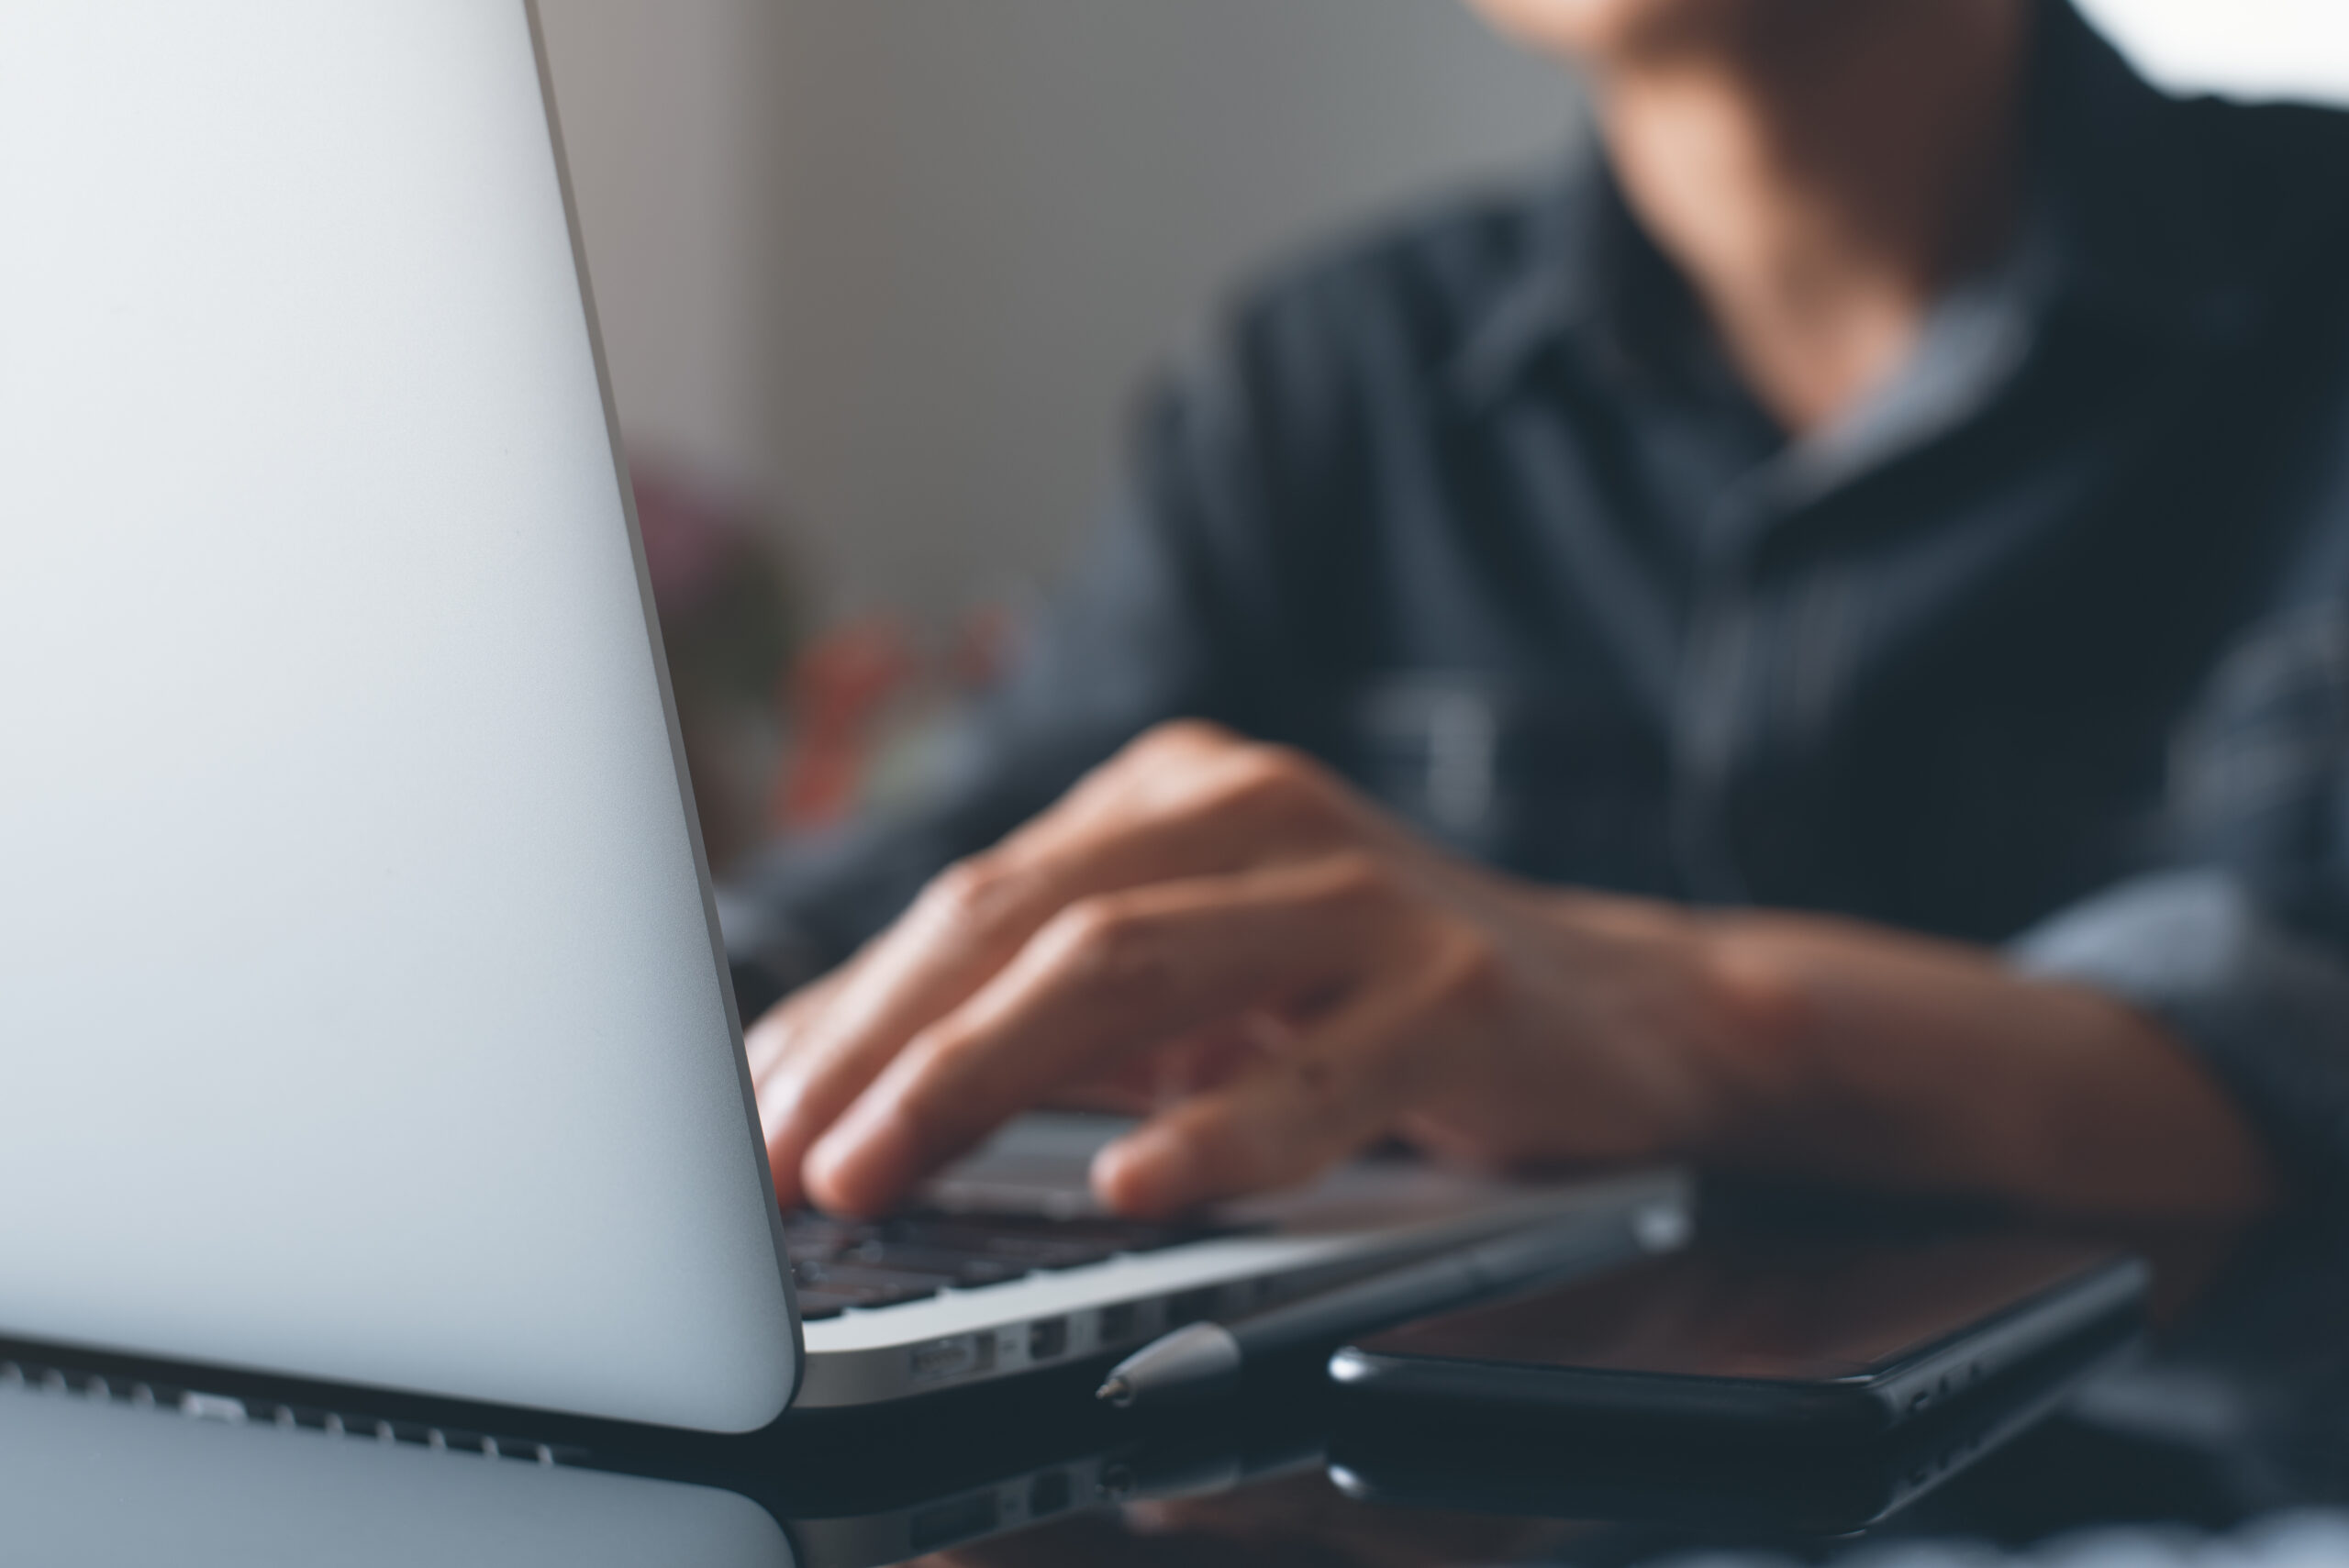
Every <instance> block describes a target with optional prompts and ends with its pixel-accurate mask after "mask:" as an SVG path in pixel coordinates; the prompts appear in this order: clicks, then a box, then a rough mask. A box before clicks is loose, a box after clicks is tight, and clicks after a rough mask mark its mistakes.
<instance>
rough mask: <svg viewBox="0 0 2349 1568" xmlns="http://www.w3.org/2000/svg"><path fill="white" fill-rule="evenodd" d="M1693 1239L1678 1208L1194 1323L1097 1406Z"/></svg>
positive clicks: (1118, 1372) (1118, 1371)
mask: <svg viewBox="0 0 2349 1568" xmlns="http://www.w3.org/2000/svg"><path fill="white" fill-rule="evenodd" d="M1686 1236H1687V1217H1686V1216H1685V1215H1684V1214H1683V1213H1682V1211H1681V1210H1680V1209H1679V1208H1678V1207H1676V1206H1672V1205H1643V1206H1642V1207H1640V1208H1638V1209H1636V1210H1634V1211H1633V1212H1632V1214H1631V1216H1630V1217H1629V1221H1628V1223H1625V1224H1620V1225H1601V1226H1594V1225H1592V1224H1591V1222H1590V1219H1589V1217H1588V1216H1586V1215H1585V1216H1578V1217H1576V1218H1575V1220H1574V1221H1573V1222H1572V1223H1570V1224H1565V1225H1552V1226H1547V1227H1544V1228H1542V1229H1538V1230H1531V1231H1515V1232H1512V1233H1511V1234H1509V1235H1508V1236H1504V1237H1501V1238H1500V1239H1498V1240H1492V1241H1480V1242H1478V1243H1476V1244H1475V1246H1472V1247H1464V1248H1461V1249H1460V1250H1459V1251H1453V1252H1445V1253H1443V1254H1442V1255H1441V1256H1439V1257H1434V1258H1430V1259H1427V1260H1425V1261H1423V1262H1417V1263H1409V1264H1406V1265H1405V1266H1404V1267H1402V1268H1399V1269H1393V1270H1390V1271H1388V1272H1387V1273H1381V1274H1374V1275H1373V1276H1371V1277H1370V1278H1369V1279H1366V1280H1357V1281H1356V1282H1354V1283H1353V1284H1344V1285H1340V1286H1339V1287H1338V1288H1337V1289H1335V1290H1326V1291H1323V1292H1322V1293H1321V1294H1319V1296H1307V1297H1306V1298H1305V1299H1304V1300H1302V1301H1293V1302H1291V1303H1289V1304H1288V1305H1287V1306H1286V1307H1274V1308H1273V1309H1272V1310H1271V1311H1269V1312H1261V1313H1258V1314H1257V1315H1256V1316H1255V1317H1253V1318H1242V1319H1241V1321H1239V1322H1237V1323H1193V1324H1190V1325H1188V1326H1186V1327H1185V1328H1181V1329H1175V1330H1174V1331H1173V1332H1172V1333H1169V1334H1163V1335H1161V1336H1159V1337H1158V1338H1157V1339H1155V1340H1152V1341H1151V1342H1150V1343H1149V1344H1147V1345H1144V1346H1143V1347H1142V1348H1141V1350H1138V1351H1135V1352H1134V1353H1133V1354H1131V1355H1130V1356H1128V1357H1127V1358H1126V1359H1125V1360H1123V1361H1121V1362H1119V1363H1118V1364H1117V1365H1116V1366H1114V1367H1112V1368H1110V1369H1109V1376H1108V1381H1107V1382H1105V1383H1103V1384H1102V1385H1101V1387H1100V1389H1099V1390H1098V1392H1097V1397H1098V1398H1101V1399H1105V1400H1107V1401H1108V1402H1109V1403H1110V1404H1112V1405H1116V1406H1119V1407H1125V1406H1130V1405H1139V1404H1141V1403H1142V1402H1144V1401H1145V1400H1153V1401H1157V1400H1168V1399H1173V1398H1175V1397H1177V1396H1183V1397H1197V1396H1203V1395H1209V1394H1214V1393H1216V1392H1218V1391H1219V1390H1220V1389H1222V1388H1224V1387H1227V1386H1229V1385H1231V1384H1232V1383H1234V1382H1237V1381H1238V1379H1239V1376H1240V1371H1241V1368H1242V1367H1244V1366H1245V1365H1247V1364H1248V1362H1251V1361H1257V1360H1262V1359H1264V1358H1265V1357H1269V1356H1274V1355H1277V1354H1279V1353H1280V1352H1282V1351H1291V1350H1295V1349H1297V1348H1298V1347H1300V1346H1303V1345H1309V1344H1312V1343H1314V1342H1315V1341H1317V1340H1319V1341H1325V1342H1326V1341H1328V1340H1341V1339H1343V1338H1345V1337H1346V1336H1347V1335H1349V1334H1356V1333H1360V1332H1362V1331H1363V1330H1364V1329H1375V1328H1378V1327H1380V1326H1382V1325H1384V1324H1387V1323H1397V1322H1400V1321H1402V1320H1403V1319H1404V1318H1417V1317H1419V1316H1420V1315H1422V1314H1424V1313H1429V1312H1433V1311H1436V1310H1438V1309H1439V1308H1441V1307H1450V1306H1453V1305H1454V1304H1456V1303H1458V1302H1462V1301H1465V1300H1467V1299H1468V1298H1469V1297H1471V1296H1482V1295H1485V1294H1486V1292H1489V1291H1495V1290H1500V1289H1504V1288H1506V1287H1508V1286H1509V1285H1515V1284H1526V1283H1528V1282H1530V1281H1532V1280H1537V1279H1540V1278H1541V1277H1542V1276H1543V1275H1544V1274H1551V1273H1561V1272H1563V1271H1564V1270H1567V1269H1574V1268H1585V1267H1589V1266H1592V1265H1595V1264H1598V1263H1601V1262H1609V1261H1610V1260H1612V1259H1614V1258H1618V1257H1620V1256H1623V1255H1624V1254H1626V1253H1629V1252H1632V1251H1666V1250H1668V1249H1670V1248H1672V1247H1675V1246H1677V1245H1679V1243H1680V1242H1681V1240H1683V1239H1684V1238H1685V1237H1686Z"/></svg>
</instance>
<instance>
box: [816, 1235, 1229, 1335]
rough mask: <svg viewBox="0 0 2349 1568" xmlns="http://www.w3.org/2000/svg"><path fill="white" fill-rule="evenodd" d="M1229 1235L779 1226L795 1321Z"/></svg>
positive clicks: (887, 1304) (833, 1315) (919, 1298)
mask: <svg viewBox="0 0 2349 1568" xmlns="http://www.w3.org/2000/svg"><path fill="white" fill-rule="evenodd" d="M1230 1234H1231V1231H1230V1229H1229V1228H1224V1229H1216V1228H1212V1227H1208V1226H1200V1225H1160V1224H1152V1223H1151V1222H1149V1221H1145V1220H1130V1219H1107V1218H1080V1219H1052V1218H1046V1217H1044V1216H1041V1215H1030V1214H966V1213H952V1214H949V1213H944V1212H941V1211H934V1210H933V1211H918V1212H915V1213H911V1214H903V1215H897V1216H895V1217H893V1218H888V1219H877V1220H852V1219H834V1218H830V1217H829V1216H827V1215H821V1214H814V1213H809V1212H806V1211H802V1212H799V1213H796V1214H786V1215H785V1216H784V1218H783V1236H784V1242H785V1246H786V1247H787V1248H788V1249H789V1250H790V1253H791V1277H792V1283H793V1284H794V1285H796V1287H797V1294H798V1296H799V1316H800V1318H802V1319H804V1320H811V1319H814V1318H834V1317H838V1316H839V1315H840V1314H841V1312H843V1311H845V1310H846V1309H847V1308H849V1307H895V1306H896V1305H897V1304H899V1303H900V1302H907V1301H925V1300H928V1299H929V1298H930V1297H931V1296H936V1295H937V1294H938V1293H939V1292H940V1291H941V1290H950V1289H951V1290H974V1289H978V1288H981V1287H984V1286H986V1285H991V1284H1003V1283H1005V1282H1006V1281H1008V1280H1016V1279H1025V1278H1027V1277H1028V1276H1029V1275H1030V1274H1032V1273H1039V1272H1041V1271H1047V1270H1052V1269H1074V1268H1078V1267H1081V1266H1083V1265H1084V1264H1086V1263H1097V1262H1102V1261H1103V1260H1104V1259H1108V1258H1113V1257H1116V1256H1117V1255H1118V1254H1119V1253H1120V1252H1155V1251H1161V1250H1162V1249H1164V1248H1167V1247H1177V1246H1181V1245H1182V1244H1184V1243H1185V1242H1187V1241H1198V1240H1205V1239H1207V1238H1208V1237H1210V1236H1223V1235H1230Z"/></svg>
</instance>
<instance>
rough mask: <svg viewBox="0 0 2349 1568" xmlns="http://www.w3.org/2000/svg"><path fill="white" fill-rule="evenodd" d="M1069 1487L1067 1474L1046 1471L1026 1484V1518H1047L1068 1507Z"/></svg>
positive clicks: (1063, 1471) (1062, 1471) (1064, 1472)
mask: <svg viewBox="0 0 2349 1568" xmlns="http://www.w3.org/2000/svg"><path fill="white" fill-rule="evenodd" d="M1069 1493H1070V1487H1069V1484H1068V1472H1067V1471H1065V1470H1048V1471H1046V1472H1044V1473H1043V1474H1041V1475H1039V1476H1037V1477H1036V1479H1034V1480H1033V1481H1030V1483H1028V1517H1029V1518H1031V1519H1041V1518H1051V1517H1052V1515H1054V1514H1057V1513H1059V1512H1060V1511H1061V1510H1062V1509H1063V1508H1065V1507H1068V1504H1069Z"/></svg>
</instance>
